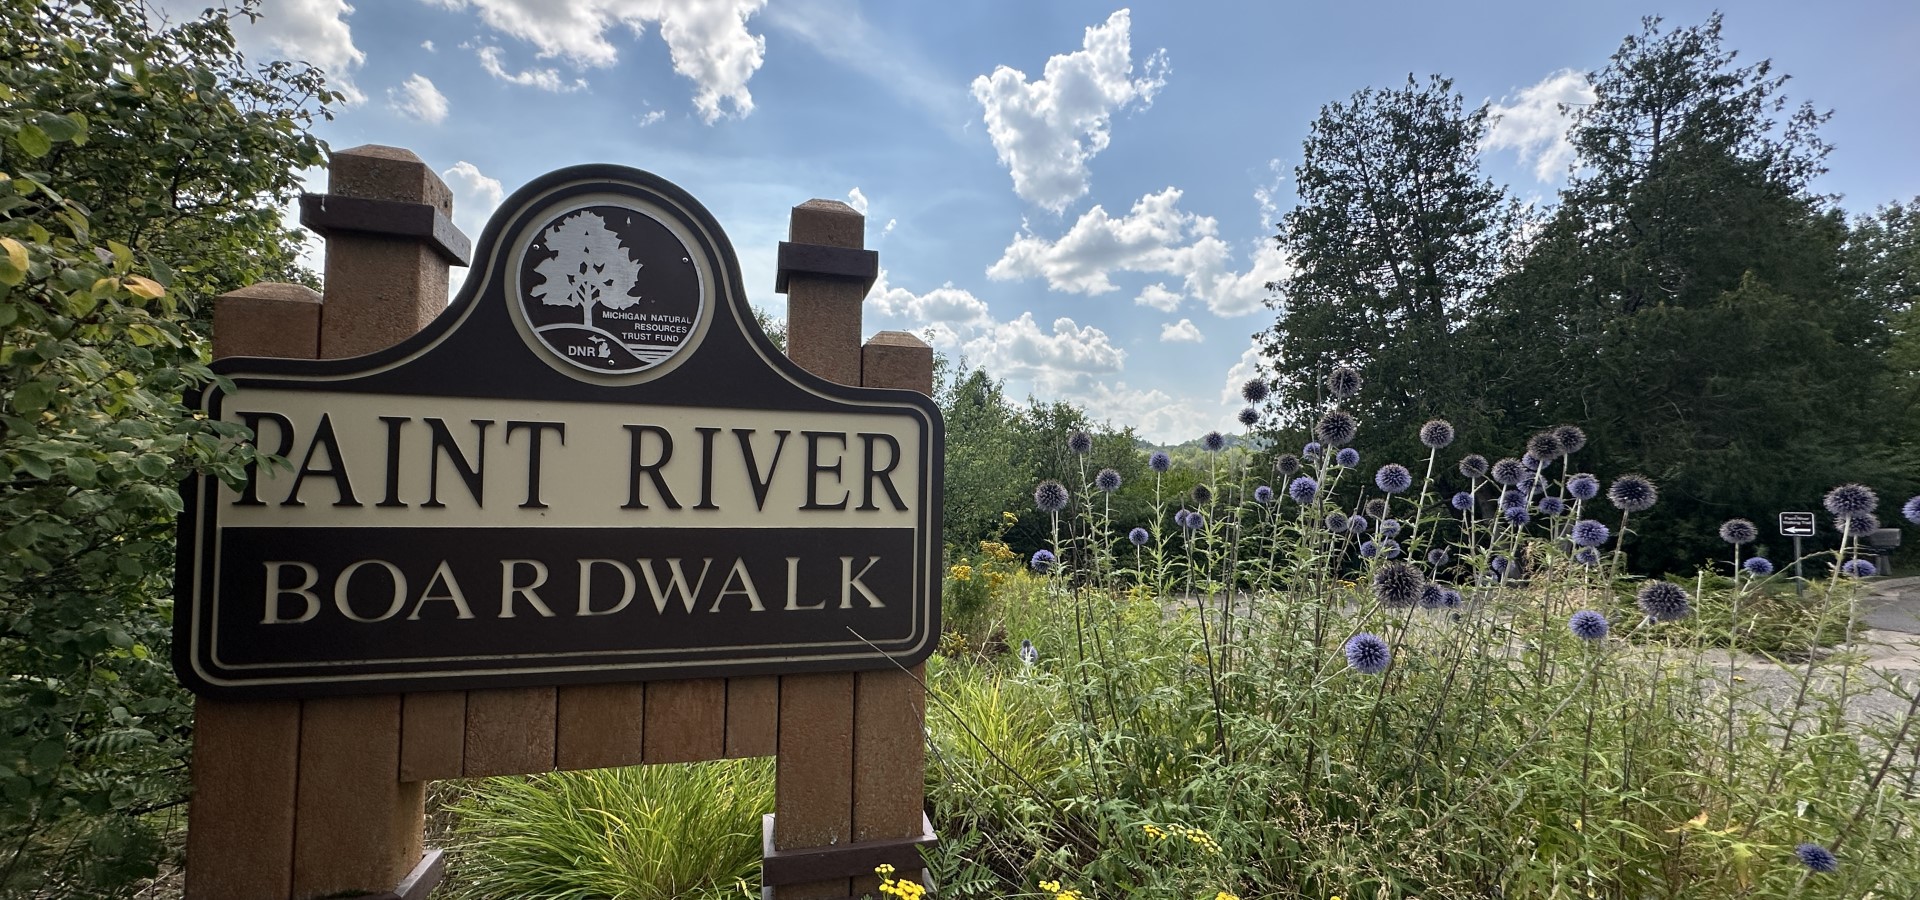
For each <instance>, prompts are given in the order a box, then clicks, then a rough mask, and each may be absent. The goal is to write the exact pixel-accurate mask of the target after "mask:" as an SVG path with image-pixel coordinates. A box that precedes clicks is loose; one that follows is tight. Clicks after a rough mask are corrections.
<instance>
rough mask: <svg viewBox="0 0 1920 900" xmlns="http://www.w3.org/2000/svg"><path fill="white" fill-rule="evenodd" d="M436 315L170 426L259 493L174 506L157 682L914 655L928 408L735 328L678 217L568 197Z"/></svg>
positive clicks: (612, 188) (534, 203) (297, 691)
mask: <svg viewBox="0 0 1920 900" xmlns="http://www.w3.org/2000/svg"><path fill="white" fill-rule="evenodd" d="M478 246H479V250H478V253H477V256H478V258H477V259H476V261H475V264H474V268H473V270H472V271H471V273H470V274H469V276H468V280H467V286H466V287H464V288H463V289H462V292H461V296H460V297H459V298H458V299H457V300H455V301H454V303H453V304H452V305H451V306H450V307H449V308H448V309H447V311H446V312H445V313H443V314H441V316H440V317H439V318H438V319H436V320H435V321H434V322H433V323H432V324H431V325H429V326H428V327H427V328H426V329H425V330H424V331H422V332H421V333H419V334H418V335H415V336H414V337H413V338H411V339H409V340H407V341H405V342H403V343H401V344H400V345H398V346H396V347H393V348H390V349H388V350H385V351H382V352H379V353H376V354H372V355H369V356H364V357H358V358H353V359H342V360H323V361H312V360H269V359H230V360H222V361H220V362H219V363H216V364H215V370H216V371H218V372H219V373H221V374H223V375H225V376H227V378H229V379H231V382H232V384H233V389H232V390H231V391H227V390H221V389H218V388H213V389H209V390H207V391H206V392H204V393H203V394H201V395H200V396H199V397H198V398H196V400H195V402H196V403H197V404H198V407H199V409H201V410H202V411H203V412H204V413H205V414H206V415H208V416H210V417H214V418H218V419H221V420H224V421H228V422H234V423H238V424H242V425H245V426H246V427H247V428H249V429H251V430H252V431H253V432H254V433H255V435H256V443H257V446H258V447H259V448H260V449H261V450H263V451H265V452H267V453H272V454H275V455H278V456H280V457H284V458H285V459H286V460H287V462H288V465H287V466H285V467H266V466H263V467H259V468H258V469H257V470H256V471H253V472H251V473H249V480H248V481H247V483H246V484H244V485H242V486H241V487H239V488H238V489H235V488H233V487H229V486H227V485H224V484H221V483H220V482H218V481H217V480H213V479H195V480H192V481H189V482H188V483H187V484H186V485H185V486H184V487H183V491H184V499H185V501H186V511H185V513H183V515H182V517H181V522H180V551H179V562H178V579H177V583H178V587H177V591H178V604H177V608H176V613H175V645H174V646H175V666H176V668H177V670H178V671H179V674H180V676H181V678H182V679H183V681H185V683H186V684H187V685H188V686H189V687H191V688H193V689H194V690H195V691H197V692H200V693H203V694H208V695H215V696H240V697H269V696H309V695H320V694H337V693H353V692H373V691H395V690H452V689H467V688H476V687H499V686H520V685H541V684H563V683H588V682H607V681H621V680H641V679H664V678H687V677H706V676H717V675H743V674H768V673H787V672H801V671H841V670H854V669H872V668H882V667H892V666H894V665H896V664H899V665H911V664H913V663H915V662H918V661H919V660H921V659H923V658H925V657H926V656H927V655H928V653H930V652H931V650H932V647H933V644H934V640H935V639H936V638H937V636H938V634H939V589H940V578H939V562H940V545H939V535H940V523H939V514H940V496H941V495H940V491H941V477H942V473H941V450H942V446H943V440H944V438H943V432H942V424H941V420H940V415H939V410H938V408H937V407H936V406H935V405H934V403H933V402H932V401H931V400H930V399H929V398H927V397H925V396H923V395H920V394H918V393H915V392H911V391H895V390H879V389H871V388H857V387H848V386H845V385H838V384H833V383H830V382H827V381H824V380H822V379H820V378H818V377H816V376H813V375H811V374H810V373H807V372H805V371H803V370H802V369H800V368H799V367H798V366H796V365H794V364H793V363H792V362H790V361H789V360H787V359H786V357H785V356H784V355H782V354H781V353H780V352H779V351H778V350H777V349H775V348H774V347H773V346H772V345H771V344H770V343H769V342H768V341H767V339H766V337H765V335H763V334H762V333H761V332H760V330H759V328H758V326H757V325H755V324H754V320H753V316H752V310H751V308H750V307H749V306H748V304H747V301H746V298H745V295H744V293H743V292H742V290H741V288H740V273H739V265H738V263H737V262H736V260H735V258H734V256H733V252H732V249H731V247H730V245H729V244H728V243H727V240H726V237H725V235H724V234H723V233H722V232H721V231H720V228H719V226H718V225H717V224H716V223H715V222H714V221H713V219H712V218H711V217H710V216H709V215H708V214H707V212H706V211H705V210H704V209H703V208H701V207H700V205H699V204H698V203H697V202H695V201H694V200H693V198H691V197H690V196H688V195H687V194H685V193H684V192H682V191H681V190H679V189H678V188H677V187H674V186H673V185H671V184H668V183H666V182H664V181H662V180H660V179H658V178H655V177H653V176H651V175H648V174H646V173H643V172H638V171H635V170H631V169H623V168H617V167H609V166H596V167H580V168H574V169H567V170H562V171H560V172H556V173H553V174H551V175H548V176H545V177H543V178H541V179H540V180H538V181H536V182H535V183H533V184H532V185H529V186H528V187H526V188H524V189H522V190H521V191H520V192H518V193H517V194H515V195H514V197H513V198H512V199H510V200H509V201H508V202H507V203H506V204H505V205H503V207H502V210H501V212H499V213H498V214H496V215H495V217H494V219H493V221H492V222H491V223H489V225H488V226H487V229H486V231H485V233H484V234H483V236H482V238H481V241H480V243H479V245H478Z"/></svg>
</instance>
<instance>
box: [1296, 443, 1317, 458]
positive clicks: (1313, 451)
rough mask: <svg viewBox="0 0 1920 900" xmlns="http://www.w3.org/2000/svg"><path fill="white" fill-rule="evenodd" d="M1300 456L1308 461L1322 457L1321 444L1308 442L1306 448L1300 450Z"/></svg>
mask: <svg viewBox="0 0 1920 900" xmlns="http://www.w3.org/2000/svg"><path fill="white" fill-rule="evenodd" d="M1300 455H1301V456H1304V457H1306V458H1307V459H1318V458H1319V457H1320V442H1319V441H1308V442H1307V443H1306V446H1304V447H1301V448H1300Z"/></svg>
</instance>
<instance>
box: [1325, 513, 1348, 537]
mask: <svg viewBox="0 0 1920 900" xmlns="http://www.w3.org/2000/svg"><path fill="white" fill-rule="evenodd" d="M1327 530H1328V531H1331V532H1334V533H1335V534H1340V533H1343V532H1345V531H1346V530H1347V514H1346V513H1338V512H1333V513H1327Z"/></svg>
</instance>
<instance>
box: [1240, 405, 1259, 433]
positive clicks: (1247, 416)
mask: <svg viewBox="0 0 1920 900" xmlns="http://www.w3.org/2000/svg"><path fill="white" fill-rule="evenodd" d="M1239 419H1240V424H1242V425H1245V426H1247V427H1248V428H1252V427H1253V424H1254V423H1255V422H1258V421H1260V411H1259V410H1257V409H1254V408H1253V407H1251V406H1249V407H1247V408H1245V409H1242V410H1240V416H1239Z"/></svg>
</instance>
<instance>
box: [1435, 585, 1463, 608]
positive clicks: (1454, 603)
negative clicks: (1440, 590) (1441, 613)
mask: <svg viewBox="0 0 1920 900" xmlns="http://www.w3.org/2000/svg"><path fill="white" fill-rule="evenodd" d="M1460 603H1461V599H1460V592H1459V591H1456V590H1454V589H1453V588H1447V596H1446V598H1445V599H1443V600H1441V601H1440V605H1441V606H1444V607H1446V608H1448V609H1459V608H1460Z"/></svg>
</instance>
